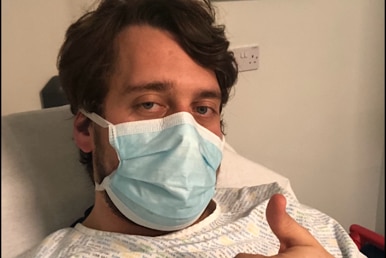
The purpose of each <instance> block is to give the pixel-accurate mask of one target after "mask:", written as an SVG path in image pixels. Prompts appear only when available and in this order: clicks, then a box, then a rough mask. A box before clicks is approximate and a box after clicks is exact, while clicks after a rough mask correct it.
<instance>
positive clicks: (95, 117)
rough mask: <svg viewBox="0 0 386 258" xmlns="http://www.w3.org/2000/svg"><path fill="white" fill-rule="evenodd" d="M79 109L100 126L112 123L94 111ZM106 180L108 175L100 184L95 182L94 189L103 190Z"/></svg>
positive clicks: (103, 126)
mask: <svg viewBox="0 0 386 258" xmlns="http://www.w3.org/2000/svg"><path fill="white" fill-rule="evenodd" d="M79 111H80V112H81V113H82V114H83V115H85V116H86V117H88V118H89V119H91V121H93V122H94V123H96V124H97V125H99V126H100V127H102V128H108V127H109V125H113V124H112V123H110V122H109V121H106V120H105V119H103V118H102V117H101V116H99V115H98V114H96V113H89V112H87V111H86V110H84V109H82V108H81V109H79ZM107 181H109V177H106V178H105V179H103V181H102V183H101V184H98V183H97V182H95V190H96V191H104V190H105V185H106V184H108V182H107Z"/></svg>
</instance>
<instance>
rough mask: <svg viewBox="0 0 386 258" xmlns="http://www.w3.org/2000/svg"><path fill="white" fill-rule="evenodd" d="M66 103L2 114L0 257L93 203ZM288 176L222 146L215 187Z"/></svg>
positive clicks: (27, 244) (33, 241) (282, 180)
mask: <svg viewBox="0 0 386 258" xmlns="http://www.w3.org/2000/svg"><path fill="white" fill-rule="evenodd" d="M72 118H73V115H72V114H71V112H70V109H69V106H68V105H65V106H61V107H54V108H48V109H43V110H36V111H29V112H23V113H16V114H11V115H7V116H3V117H2V125H1V129H2V130H1V140H2V141H1V150H2V156H1V159H2V163H1V164H2V174H1V184H2V202H1V208H2V217H1V223H2V257H14V256H16V255H18V254H20V253H22V252H24V251H25V250H27V249H29V248H31V247H33V246H34V245H36V244H38V243H39V242H41V241H42V240H43V238H44V237H45V236H47V235H48V234H50V233H52V232H53V231H56V230H57V229H60V228H64V227H68V226H70V225H71V224H72V223H73V222H74V221H76V220H77V219H78V218H80V217H81V216H83V213H84V211H85V210H86V209H87V208H88V207H89V206H91V205H92V203H93V198H94V186H93V184H92V183H91V180H90V179H89V177H88V175H87V173H86V171H85V169H84V167H83V166H82V165H81V164H80V162H79V161H78V159H79V156H78V149H77V147H76V146H75V143H74V142H73V139H72V122H73V120H72ZM270 182H278V183H279V184H281V185H282V186H283V187H285V188H287V189H289V190H290V191H292V190H291V187H290V184H289V181H288V179H287V178H285V177H283V176H281V175H279V174H277V173H274V172H272V171H270V170H269V169H267V168H265V167H263V166H261V165H259V164H257V163H254V162H252V161H250V160H248V159H246V158H244V157H242V156H240V155H238V154H237V152H236V151H235V150H234V149H233V148H232V147H231V146H230V145H229V144H226V145H225V149H224V159H223V162H222V165H221V169H220V173H219V176H218V183H217V187H243V186H250V185H258V184H266V183H270Z"/></svg>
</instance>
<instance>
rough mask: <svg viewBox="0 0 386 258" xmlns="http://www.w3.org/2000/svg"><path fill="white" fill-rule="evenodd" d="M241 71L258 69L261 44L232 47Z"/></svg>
mask: <svg viewBox="0 0 386 258" xmlns="http://www.w3.org/2000/svg"><path fill="white" fill-rule="evenodd" d="M232 51H233V53H234V55H235V58H236V62H237V65H238V67H239V72H243V71H250V70H257V68H259V46H257V45H253V46H245V47H237V48H233V49H232Z"/></svg>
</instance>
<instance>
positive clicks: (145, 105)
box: [141, 102, 155, 109]
mask: <svg viewBox="0 0 386 258" xmlns="http://www.w3.org/2000/svg"><path fill="white" fill-rule="evenodd" d="M141 105H142V107H143V108H144V109H151V108H153V107H154V105H155V104H154V102H145V103H142V104H141Z"/></svg>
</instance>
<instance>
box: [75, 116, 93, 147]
mask: <svg viewBox="0 0 386 258" xmlns="http://www.w3.org/2000/svg"><path fill="white" fill-rule="evenodd" d="M91 130H92V127H91V121H90V119H88V118H87V117H86V116H85V115H83V114H82V113H81V112H78V114H76V116H75V119H74V128H73V135H74V140H75V143H76V145H77V146H78V148H79V149H81V150H82V151H83V152H85V153H88V152H92V151H93V150H94V137H93V134H92V132H91Z"/></svg>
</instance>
